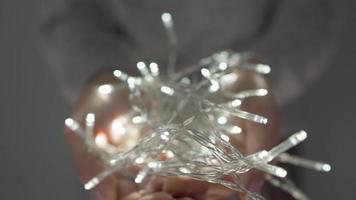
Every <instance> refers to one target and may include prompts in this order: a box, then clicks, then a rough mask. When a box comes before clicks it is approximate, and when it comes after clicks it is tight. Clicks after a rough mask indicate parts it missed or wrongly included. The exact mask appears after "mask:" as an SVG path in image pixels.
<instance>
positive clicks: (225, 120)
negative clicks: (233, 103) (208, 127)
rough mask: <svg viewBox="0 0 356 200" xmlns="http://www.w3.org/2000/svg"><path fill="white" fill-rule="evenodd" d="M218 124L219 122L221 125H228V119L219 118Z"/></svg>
mask: <svg viewBox="0 0 356 200" xmlns="http://www.w3.org/2000/svg"><path fill="white" fill-rule="evenodd" d="M217 122H218V123H219V124H221V125H223V124H226V123H227V118H226V117H219V118H218V119H217Z"/></svg>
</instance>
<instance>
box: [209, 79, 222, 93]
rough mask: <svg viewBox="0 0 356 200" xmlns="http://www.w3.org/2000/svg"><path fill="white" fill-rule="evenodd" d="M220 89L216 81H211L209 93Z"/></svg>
mask: <svg viewBox="0 0 356 200" xmlns="http://www.w3.org/2000/svg"><path fill="white" fill-rule="evenodd" d="M219 88H220V85H219V83H218V82H217V81H215V80H211V86H210V87H209V92H216V91H218V90H219Z"/></svg>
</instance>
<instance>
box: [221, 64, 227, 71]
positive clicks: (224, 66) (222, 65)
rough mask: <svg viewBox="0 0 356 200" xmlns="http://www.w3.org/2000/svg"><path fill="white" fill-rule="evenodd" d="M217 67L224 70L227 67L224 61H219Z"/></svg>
mask: <svg viewBox="0 0 356 200" xmlns="http://www.w3.org/2000/svg"><path fill="white" fill-rule="evenodd" d="M219 69H220V70H226V69H227V64H226V63H225V62H221V63H220V64H219Z"/></svg>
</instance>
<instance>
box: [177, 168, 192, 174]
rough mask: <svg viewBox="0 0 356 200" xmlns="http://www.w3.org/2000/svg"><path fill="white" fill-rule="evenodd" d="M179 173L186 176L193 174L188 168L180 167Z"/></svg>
mask: <svg viewBox="0 0 356 200" xmlns="http://www.w3.org/2000/svg"><path fill="white" fill-rule="evenodd" d="M179 171H180V172H182V173H184V174H190V173H191V171H190V170H189V169H188V168H186V167H180V168H179Z"/></svg>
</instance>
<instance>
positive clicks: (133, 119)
mask: <svg viewBox="0 0 356 200" xmlns="http://www.w3.org/2000/svg"><path fill="white" fill-rule="evenodd" d="M131 121H132V123H134V124H140V123H142V122H143V121H144V120H143V119H142V117H141V116H135V117H133V118H132V120H131Z"/></svg>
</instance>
